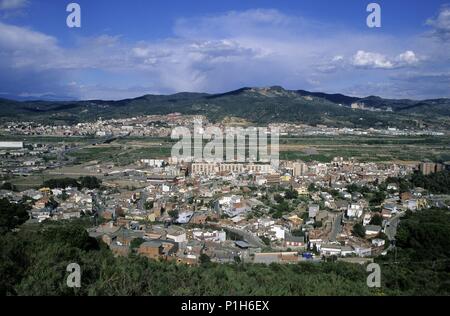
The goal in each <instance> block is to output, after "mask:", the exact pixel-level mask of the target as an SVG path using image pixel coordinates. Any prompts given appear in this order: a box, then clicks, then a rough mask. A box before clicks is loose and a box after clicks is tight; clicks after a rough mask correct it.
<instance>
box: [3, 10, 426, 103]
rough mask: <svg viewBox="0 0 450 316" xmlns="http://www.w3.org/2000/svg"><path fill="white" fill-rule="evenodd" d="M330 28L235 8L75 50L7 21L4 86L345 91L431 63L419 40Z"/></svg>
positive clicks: (103, 93) (87, 91)
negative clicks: (167, 33)
mask: <svg viewBox="0 0 450 316" xmlns="http://www.w3.org/2000/svg"><path fill="white" fill-rule="evenodd" d="M328 27H329V26H327V25H321V24H319V23H317V22H314V21H307V20H305V19H302V18H299V17H292V16H289V15H286V14H283V13H281V12H279V11H277V10H258V9H257V10H248V11H243V12H235V11H233V12H228V13H225V14H220V15H212V16H206V17H197V18H192V19H180V20H178V21H177V22H176V24H175V26H174V36H172V37H169V38H166V39H162V40H158V41H156V40H143V41H139V42H132V41H128V40H127V39H124V38H123V37H121V36H111V35H101V36H98V37H91V38H81V39H79V40H78V41H76V43H75V45H72V47H71V48H70V49H66V48H64V47H62V46H61V45H60V44H59V43H58V41H57V39H56V38H54V37H52V36H49V35H46V34H44V33H41V32H37V31H34V30H31V29H29V28H24V27H19V26H14V25H10V24H5V23H2V22H0V52H1V53H0V54H1V58H0V86H2V89H3V90H6V91H8V92H10V93H16V94H20V93H31V92H32V93H34V94H37V93H40V91H41V92H42V93H47V91H58V89H59V91H60V93H62V94H64V95H76V96H78V97H80V98H105V99H120V98H122V97H127V98H128V97H131V96H133V95H134V96H138V95H140V94H145V93H173V92H180V91H197V92H223V91H227V90H231V89H236V88H241V87H242V86H270V85H282V86H285V87H286V88H290V89H306V90H308V89H314V90H319V89H322V90H323V91H325V92H343V91H344V90H345V89H346V88H349V87H353V86H354V84H355V81H356V82H357V83H360V82H372V81H371V80H373V81H376V80H379V81H380V82H386V81H389V80H390V79H389V78H388V77H387V76H388V75H387V74H386V70H389V71H388V73H389V75H390V74H392V73H395V72H399V70H398V69H399V68H402V70H407V69H409V68H411V69H413V68H417V67H421V66H423V65H422V64H423V63H422V60H423V59H422V56H423V54H422V50H423V49H424V48H426V47H429V46H427V45H423V43H422V44H421V45H415V44H414V43H413V42H412V41H411V40H410V38H405V39H401V40H399V39H397V38H393V37H386V36H380V35H367V34H366V33H361V34H360V33H357V32H355V31H348V30H336V31H334V32H323V30H324V29H327V28H328ZM344 31H345V32H344ZM318 34H319V35H320V36H318ZM361 47H364V50H362V49H361ZM380 47H381V48H382V49H380ZM406 47H408V50H406ZM355 52H356V53H355ZM399 52H402V53H399ZM419 56H420V57H419ZM430 56H431V57H433V55H432V54H430ZM431 57H430V58H429V60H430V61H431V60H432V58H431ZM355 78H358V79H355ZM73 82H77V84H70V83H73ZM367 85H369V84H367ZM370 86H371V87H377V86H376V85H373V84H372V83H370ZM359 89H360V91H367V90H364V89H363V88H362V87H361V88H359ZM385 91H386V89H382V88H380V90H379V94H382V95H384V92H385ZM395 93H397V92H396V91H394V92H393V95H389V96H395V95H394V94H395ZM374 94H375V93H374ZM108 95H110V97H108Z"/></svg>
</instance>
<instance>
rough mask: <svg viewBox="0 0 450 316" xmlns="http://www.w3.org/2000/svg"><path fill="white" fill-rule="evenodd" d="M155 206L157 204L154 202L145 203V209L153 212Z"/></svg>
mask: <svg viewBox="0 0 450 316" xmlns="http://www.w3.org/2000/svg"><path fill="white" fill-rule="evenodd" d="M154 205H155V202H153V201H146V202H145V203H144V208H145V209H146V210H151V209H152V208H153V206H154Z"/></svg>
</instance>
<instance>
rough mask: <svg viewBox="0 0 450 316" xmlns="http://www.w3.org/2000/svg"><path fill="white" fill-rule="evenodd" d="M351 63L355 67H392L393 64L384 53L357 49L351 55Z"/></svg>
mask: <svg viewBox="0 0 450 316" xmlns="http://www.w3.org/2000/svg"><path fill="white" fill-rule="evenodd" d="M352 62H353V65H355V66H357V67H367V68H381V69H392V68H394V64H393V63H392V62H391V61H389V60H388V58H387V57H386V56H385V55H382V54H379V53H372V52H366V51H363V50H359V51H357V52H356V54H355V55H354V56H353V61H352Z"/></svg>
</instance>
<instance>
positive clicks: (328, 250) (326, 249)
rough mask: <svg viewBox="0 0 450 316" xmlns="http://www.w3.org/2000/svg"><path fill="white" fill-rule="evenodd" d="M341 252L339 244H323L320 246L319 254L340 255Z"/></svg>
mask: <svg viewBox="0 0 450 316" xmlns="http://www.w3.org/2000/svg"><path fill="white" fill-rule="evenodd" d="M341 252H342V249H341V246H340V245H334V244H323V245H322V246H321V247H320V254H321V255H323V256H327V257H328V256H340V255H341Z"/></svg>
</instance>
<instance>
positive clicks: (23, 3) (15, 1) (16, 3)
mask: <svg viewBox="0 0 450 316" xmlns="http://www.w3.org/2000/svg"><path fill="white" fill-rule="evenodd" d="M28 5H29V1H28V0H0V10H16V9H22V8H25V7H27V6H28Z"/></svg>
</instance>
